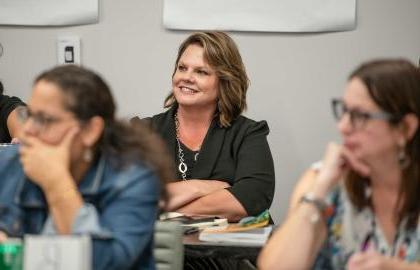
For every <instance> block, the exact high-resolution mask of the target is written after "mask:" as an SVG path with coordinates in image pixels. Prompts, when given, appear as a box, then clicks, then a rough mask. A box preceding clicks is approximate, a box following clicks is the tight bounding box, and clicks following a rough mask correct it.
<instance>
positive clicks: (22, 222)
mask: <svg viewBox="0 0 420 270" xmlns="http://www.w3.org/2000/svg"><path fill="white" fill-rule="evenodd" d="M79 192H80V193H81V195H82V197H83V200H84V205H83V206H82V208H81V209H80V210H79V213H78V214H77V216H76V218H75V221H74V223H73V225H72V233H74V234H89V235H90V236H91V237H92V246H93V251H92V255H93V258H92V263H93V265H92V269H95V270H96V269H98V270H99V269H155V266H154V259H153V250H152V248H153V230H154V221H155V218H156V215H157V204H158V198H159V182H158V179H157V176H156V174H155V173H153V172H152V170H150V169H148V168H147V167H146V166H144V165H142V164H141V163H136V164H131V165H128V166H126V167H123V168H122V169H118V167H116V166H114V165H113V164H111V160H110V159H109V158H106V157H101V158H99V160H98V161H97V162H96V163H95V164H94V165H93V166H91V168H90V169H89V170H88V172H87V174H86V175H85V177H84V178H83V180H82V181H81V182H80V185H79ZM0 230H2V231H4V232H6V233H7V234H8V235H9V236H17V237H21V236H23V234H26V233H30V234H40V233H54V232H55V229H54V224H53V222H52V219H51V217H49V213H48V205H47V203H46V200H45V197H44V195H43V193H42V190H41V189H40V188H39V187H38V186H37V185H35V184H34V183H32V182H31V181H30V180H29V179H28V178H27V177H26V176H25V175H24V172H23V169H22V166H21V163H20V161H19V154H18V146H11V147H7V149H5V150H2V151H1V152H0Z"/></svg>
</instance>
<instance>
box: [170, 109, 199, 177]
mask: <svg viewBox="0 0 420 270" xmlns="http://www.w3.org/2000/svg"><path fill="white" fill-rule="evenodd" d="M175 131H176V142H177V145H178V159H179V165H178V171H179V172H180V173H181V176H182V179H183V180H187V170H188V166H187V164H186V163H185V159H184V151H183V150H182V147H181V143H180V141H179V121H178V113H176V114H175ZM199 153H200V152H199V151H198V152H197V153H196V154H195V155H194V161H197V158H198V155H199Z"/></svg>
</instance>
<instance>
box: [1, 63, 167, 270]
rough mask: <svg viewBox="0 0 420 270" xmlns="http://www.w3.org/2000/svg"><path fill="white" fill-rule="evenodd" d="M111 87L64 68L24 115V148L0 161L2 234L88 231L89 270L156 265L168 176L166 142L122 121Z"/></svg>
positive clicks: (44, 79) (43, 80)
mask: <svg viewBox="0 0 420 270" xmlns="http://www.w3.org/2000/svg"><path fill="white" fill-rule="evenodd" d="M115 110H116V107H115V103H114V100H113V97H112V95H111V92H110V89H109V88H108V86H107V84H106V83H105V82H104V81H103V80H102V79H101V78H100V77H99V76H98V75H96V74H95V73H94V72H92V71H89V70H87V69H84V68H81V67H76V66H61V67H56V68H53V69H51V70H48V71H46V72H44V73H42V74H41V75H39V76H38V77H37V78H36V80H35V83H34V86H33V91H32V96H31V98H30V100H29V103H28V107H22V108H20V110H19V113H18V114H19V117H20V119H21V120H22V123H23V131H22V133H21V136H20V137H19V141H20V146H15V147H9V148H8V149H6V150H5V151H3V152H2V155H1V156H0V175H1V185H0V205H1V211H0V221H1V222H0V231H2V233H1V238H5V237H7V236H12V237H16V236H17V237H20V236H22V235H23V234H27V233H29V234H61V235H63V234H64V235H66V234H88V235H90V236H91V238H92V240H93V241H92V246H93V249H92V250H93V260H92V269H133V268H135V269H154V262H153V256H152V245H153V231H154V221H155V218H156V215H157V209H158V201H159V197H160V188H161V187H162V185H161V184H160V183H159V179H161V180H162V181H163V180H165V179H168V178H170V174H169V172H170V171H171V169H170V168H168V165H167V164H170V163H169V162H167V158H166V156H165V153H164V151H163V149H164V147H163V143H162V142H161V141H160V139H158V138H157V137H156V136H157V135H154V134H152V133H150V131H149V130H148V129H145V128H144V127H140V126H135V127H132V126H130V125H128V124H126V123H123V122H120V121H118V120H116V119H115Z"/></svg>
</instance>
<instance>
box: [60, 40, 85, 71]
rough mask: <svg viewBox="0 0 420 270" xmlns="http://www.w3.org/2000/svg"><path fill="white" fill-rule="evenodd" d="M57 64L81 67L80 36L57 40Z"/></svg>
mask: <svg viewBox="0 0 420 270" xmlns="http://www.w3.org/2000/svg"><path fill="white" fill-rule="evenodd" d="M57 64H59V65H63V64H76V65H80V38H79V37H78V36H60V37H58V38H57Z"/></svg>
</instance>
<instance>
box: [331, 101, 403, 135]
mask: <svg viewBox="0 0 420 270" xmlns="http://www.w3.org/2000/svg"><path fill="white" fill-rule="evenodd" d="M331 105H332V109H333V113H334V117H335V119H336V120H337V121H340V120H341V118H343V116H344V115H345V114H346V113H348V114H349V116H350V123H351V125H352V127H353V128H355V129H362V128H363V127H364V126H365V125H366V122H367V121H368V120H372V119H379V120H385V121H396V120H399V117H396V116H394V115H391V114H389V113H386V112H363V111H359V110H351V109H349V108H347V106H346V105H345V104H344V102H343V100H341V99H333V100H332V102H331Z"/></svg>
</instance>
